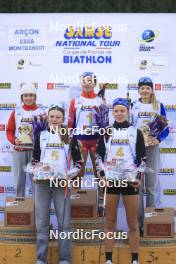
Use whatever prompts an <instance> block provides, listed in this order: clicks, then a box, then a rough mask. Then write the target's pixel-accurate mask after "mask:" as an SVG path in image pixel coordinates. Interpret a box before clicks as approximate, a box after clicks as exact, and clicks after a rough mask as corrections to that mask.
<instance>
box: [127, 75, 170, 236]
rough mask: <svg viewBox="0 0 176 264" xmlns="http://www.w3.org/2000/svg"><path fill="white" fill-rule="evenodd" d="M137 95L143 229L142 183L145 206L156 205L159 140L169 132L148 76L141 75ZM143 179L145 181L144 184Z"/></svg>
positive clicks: (135, 120)
mask: <svg viewBox="0 0 176 264" xmlns="http://www.w3.org/2000/svg"><path fill="white" fill-rule="evenodd" d="M138 92H139V95H140V98H139V99H138V100H137V101H135V102H133V105H132V111H131V115H132V124H133V125H134V126H135V127H136V128H139V129H140V130H141V131H142V133H143V136H144V140H145V146H146V166H147V168H148V169H147V170H146V172H145V177H144V178H143V180H144V181H143V184H141V188H140V210H139V220H140V229H141V230H140V231H141V235H142V232H143V218H144V200H143V194H144V190H143V189H144V186H145V189H146V194H147V196H146V206H147V207H155V206H156V201H155V200H156V197H155V196H156V189H157V183H158V172H159V162H160V154H159V143H160V142H161V141H163V140H164V139H165V138H166V137H167V136H168V134H169V128H168V125H167V120H166V111H165V108H164V105H163V104H162V103H161V102H159V101H158V100H157V99H156V96H155V93H154V91H153V82H152V80H151V79H150V78H149V77H142V78H141V79H140V80H139V83H138ZM144 182H145V184H144Z"/></svg>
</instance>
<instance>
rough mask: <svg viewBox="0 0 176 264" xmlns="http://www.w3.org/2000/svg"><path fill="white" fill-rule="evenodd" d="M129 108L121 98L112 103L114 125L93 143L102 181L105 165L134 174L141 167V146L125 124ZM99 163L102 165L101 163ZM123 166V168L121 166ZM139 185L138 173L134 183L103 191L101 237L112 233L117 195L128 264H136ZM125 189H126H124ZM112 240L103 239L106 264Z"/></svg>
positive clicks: (135, 132)
mask: <svg viewBox="0 0 176 264" xmlns="http://www.w3.org/2000/svg"><path fill="white" fill-rule="evenodd" d="M128 114H129V106H128V102H127V100H126V99H124V98H117V99H115V100H114V101H113V116H114V119H115V121H114V124H113V127H112V128H111V133H109V132H108V131H109V129H108V130H107V132H108V133H107V134H105V135H104V136H99V139H98V142H97V154H96V165H97V173H98V176H99V177H100V178H101V177H104V176H105V174H106V173H107V172H106V170H105V169H104V168H105V167H104V164H103V163H105V162H107V161H108V162H109V161H111V162H112V161H113V162H115V163H116V165H117V167H118V166H120V165H118V164H120V163H121V162H124V163H123V164H124V169H128V168H129V167H130V166H132V167H133V168H136V167H137V168H136V174H137V171H138V169H139V168H140V166H142V164H143V165H144V164H145V145H144V139H143V135H142V133H141V131H140V130H137V129H135V128H134V127H133V126H131V125H130V124H129V122H128V121H127V120H128ZM102 162H103V163H102ZM125 164H126V165H125ZM139 185H140V173H138V174H137V178H136V180H135V182H133V183H129V182H127V184H126V185H123V186H124V187H123V186H120V187H118V186H119V185H117V184H115V182H112V184H111V186H108V187H107V195H106V209H105V233H106V234H108V233H109V232H114V231H115V227H116V224H117V208H118V204H119V199H120V195H122V199H123V204H124V207H125V210H126V217H127V223H128V228H129V242H130V248H131V258H132V259H131V263H132V264H138V252H139V231H138V218H137V216H138V207H139V188H138V187H139ZM125 186H126V187H125ZM113 243H114V240H113V239H109V238H108V236H107V237H106V239H105V254H106V264H112V252H113Z"/></svg>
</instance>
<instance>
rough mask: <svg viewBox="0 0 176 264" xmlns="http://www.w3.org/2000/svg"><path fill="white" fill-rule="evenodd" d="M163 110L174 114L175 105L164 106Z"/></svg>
mask: <svg viewBox="0 0 176 264" xmlns="http://www.w3.org/2000/svg"><path fill="white" fill-rule="evenodd" d="M165 109H166V111H168V112H176V104H175V105H165Z"/></svg>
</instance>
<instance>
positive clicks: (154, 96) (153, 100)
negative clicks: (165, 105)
mask: <svg viewBox="0 0 176 264" xmlns="http://www.w3.org/2000/svg"><path fill="white" fill-rule="evenodd" d="M151 103H152V105H153V109H154V110H156V111H158V109H159V106H158V101H157V99H156V95H155V93H154V91H153V92H152V95H151Z"/></svg>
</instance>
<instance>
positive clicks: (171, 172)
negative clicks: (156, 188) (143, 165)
mask: <svg viewBox="0 0 176 264" xmlns="http://www.w3.org/2000/svg"><path fill="white" fill-rule="evenodd" d="M174 173H175V169H174V168H162V169H160V171H159V175H174Z"/></svg>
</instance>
